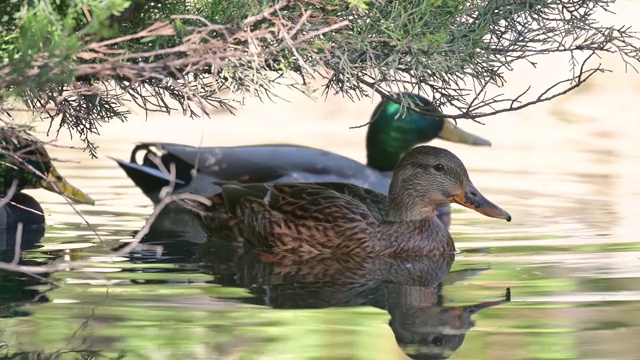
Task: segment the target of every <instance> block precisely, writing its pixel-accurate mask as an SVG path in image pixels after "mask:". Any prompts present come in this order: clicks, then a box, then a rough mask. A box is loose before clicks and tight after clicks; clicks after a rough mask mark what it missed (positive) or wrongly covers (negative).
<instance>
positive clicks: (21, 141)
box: [0, 126, 95, 205]
mask: <svg viewBox="0 0 640 360" xmlns="http://www.w3.org/2000/svg"><path fill="white" fill-rule="evenodd" d="M14 180H16V181H17V187H16V191H20V190H22V189H34V188H42V189H46V190H49V191H52V192H55V193H57V194H61V195H63V196H64V197H66V198H67V199H69V200H71V201H73V202H75V203H79V204H91V205H93V204H94V203H95V201H94V200H93V199H92V198H91V197H90V196H89V195H87V194H85V193H84V192H82V191H81V190H80V189H78V188H76V187H75V186H73V185H71V184H70V183H69V182H68V181H67V180H65V179H64V178H63V177H62V176H61V175H60V174H59V173H58V170H56V168H55V167H54V166H53V164H52V163H51V158H50V157H49V154H47V151H46V150H45V148H44V147H43V146H42V144H41V143H39V142H38V141H37V140H36V139H34V138H32V137H31V136H29V135H27V134H25V133H24V132H23V131H21V130H19V129H16V128H13V127H7V126H5V127H2V128H0V193H1V194H3V195H6V194H7V192H8V191H9V189H10V188H11V186H12V184H13V181H14Z"/></svg>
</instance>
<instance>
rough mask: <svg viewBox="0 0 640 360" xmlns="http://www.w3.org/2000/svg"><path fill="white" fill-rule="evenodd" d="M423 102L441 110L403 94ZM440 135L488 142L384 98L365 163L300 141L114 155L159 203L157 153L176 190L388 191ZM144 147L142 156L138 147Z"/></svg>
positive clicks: (162, 146)
mask: <svg viewBox="0 0 640 360" xmlns="http://www.w3.org/2000/svg"><path fill="white" fill-rule="evenodd" d="M404 95H405V96H407V97H409V98H410V99H412V100H413V101H415V102H417V103H418V104H419V105H420V106H422V107H424V108H426V109H430V110H431V111H438V110H437V109H435V107H434V105H433V104H432V103H431V102H430V101H429V100H428V99H426V98H424V97H422V96H419V95H415V94H404ZM436 137H439V138H441V139H445V140H448V141H452V142H458V143H464V144H470V145H478V146H490V145H491V143H490V142H489V141H488V140H485V139H483V138H481V137H479V136H476V135H473V134H470V133H467V132H465V131H463V130H462V129H460V128H459V127H457V126H456V125H455V124H454V123H453V122H452V121H451V120H448V119H442V118H437V117H427V116H424V115H422V114H419V113H417V112H414V111H408V110H407V111H404V110H403V109H402V108H401V106H400V105H399V104H397V103H394V102H392V101H389V100H383V101H382V102H380V103H379V104H378V106H377V107H376V108H375V110H374V111H373V114H372V115H371V121H370V124H369V126H368V130H367V139H366V147H367V164H366V165H364V164H362V163H359V162H357V161H355V160H352V159H349V158H347V157H344V156H341V155H338V154H336V153H332V152H329V151H325V150H320V149H315V148H311V147H305V146H296V145H252V146H233V147H205V148H198V147H192V146H185V145H178V144H167V143H157V144H154V143H143V144H139V145H137V146H136V147H135V148H134V149H133V151H132V153H131V158H130V161H129V162H126V161H122V160H118V159H114V160H115V161H117V163H118V164H119V165H120V167H122V169H124V171H125V172H126V174H127V176H129V178H131V180H133V182H134V183H135V184H136V186H138V187H139V188H140V189H141V190H142V192H143V193H144V194H145V195H146V196H147V197H149V199H150V200H151V201H152V202H154V203H158V202H159V201H160V198H159V193H160V191H161V189H162V188H163V187H165V186H167V185H169V183H170V178H169V176H167V174H166V173H165V172H163V171H161V170H160V169H159V167H158V165H157V163H156V162H154V161H153V158H157V160H158V161H159V162H161V163H162V165H163V166H164V167H165V168H166V169H169V164H171V163H174V164H175V166H176V179H175V191H176V192H192V193H195V194H199V195H204V196H208V195H211V194H213V193H215V192H219V191H220V189H219V188H218V187H215V186H214V185H212V183H213V182H214V181H227V182H238V183H282V182H328V181H331V182H345V183H351V184H356V185H359V186H362V187H366V188H369V189H373V190H375V191H378V192H381V193H384V194H386V193H387V190H388V189H389V182H390V180H391V171H392V170H393V169H394V168H395V166H396V164H397V163H398V161H399V160H400V158H401V157H402V155H403V154H404V153H406V152H407V151H408V150H409V149H411V148H412V147H414V146H416V145H418V144H421V143H426V142H429V141H431V140H433V139H434V138H436ZM140 151H146V152H145V153H144V155H143V156H142V161H141V162H138V160H137V159H138V157H139V156H138V153H139V152H140Z"/></svg>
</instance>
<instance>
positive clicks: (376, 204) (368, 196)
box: [313, 182, 388, 222]
mask: <svg viewBox="0 0 640 360" xmlns="http://www.w3.org/2000/svg"><path fill="white" fill-rule="evenodd" d="M313 184H314V185H317V186H322V187H324V188H327V189H329V190H333V191H335V192H337V193H339V194H342V195H345V196H348V197H350V198H352V199H354V200H356V201H358V202H359V203H360V204H362V205H364V206H365V207H366V208H367V210H369V213H371V216H373V217H374V218H375V219H376V220H377V221H378V222H380V221H382V217H383V216H384V213H385V211H386V210H387V203H388V200H387V195H384V194H381V193H379V192H377V191H375V190H371V189H367V188H364V187H362V186H358V185H354V184H347V183H339V182H323V183H313Z"/></svg>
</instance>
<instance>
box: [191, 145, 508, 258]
mask: <svg viewBox="0 0 640 360" xmlns="http://www.w3.org/2000/svg"><path fill="white" fill-rule="evenodd" d="M209 200H210V201H211V204H210V205H205V204H203V203H200V202H194V201H182V202H181V203H182V204H183V205H185V206H186V207H188V208H190V209H191V210H192V211H194V212H195V213H196V214H197V218H198V219H199V220H200V223H201V225H202V227H203V229H204V231H205V232H206V233H207V234H208V235H209V236H211V237H214V238H223V239H231V240H235V239H234V237H235V238H236V239H238V240H243V241H245V242H246V243H249V244H251V245H252V246H253V247H255V248H258V249H264V250H267V251H268V252H271V253H273V254H277V253H280V252H283V253H287V252H294V253H297V254H300V255H303V256H312V255H316V254H322V253H334V254H352V255H363V256H379V255H382V256H387V255H388V256H425V255H430V254H435V253H449V252H454V251H455V246H454V243H453V240H452V239H451V236H450V235H449V232H448V231H447V228H446V226H445V225H444V224H442V223H441V222H440V221H438V220H437V219H436V215H437V212H438V207H440V206H442V205H445V204H448V203H450V202H455V203H458V204H460V205H463V206H465V207H467V208H470V209H473V210H475V211H477V212H479V213H481V214H483V215H485V216H488V217H493V218H498V219H505V220H507V221H511V216H510V215H509V213H507V212H506V211H504V210H503V209H501V208H500V207H498V206H497V205H495V204H493V203H492V202H491V201H489V200H487V199H486V198H485V197H484V196H483V195H482V194H481V193H480V191H478V189H476V187H475V186H474V185H473V183H472V182H471V180H470V179H469V175H468V173H467V169H466V168H465V166H464V164H463V163H462V161H461V160H460V159H459V158H458V157H457V156H456V155H454V154H453V153H451V152H450V151H448V150H445V149H441V148H437V147H433V146H418V147H415V148H413V149H411V150H410V151H409V152H407V153H406V154H405V155H404V156H403V158H402V159H401V160H400V163H399V164H398V166H397V167H396V169H395V170H394V172H393V177H392V179H391V184H390V187H389V196H388V197H387V196H386V195H383V194H381V193H378V192H376V191H373V190H370V189H367V188H363V187H360V186H357V185H353V184H346V183H284V184H226V185H223V186H222V191H221V193H217V194H214V195H212V196H211V197H209Z"/></svg>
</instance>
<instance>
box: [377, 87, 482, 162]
mask: <svg viewBox="0 0 640 360" xmlns="http://www.w3.org/2000/svg"><path fill="white" fill-rule="evenodd" d="M398 95H403V96H405V97H406V98H408V99H409V100H411V101H413V102H414V103H416V104H417V105H418V106H419V107H422V108H425V109H430V110H432V111H433V112H434V113H440V111H439V110H438V109H436V108H435V107H434V105H433V103H432V102H431V101H429V100H428V99H426V98H424V97H422V96H420V95H416V94H410V93H403V94H398ZM435 138H441V139H444V140H448V141H452V142H457V143H463V144H469V145H476V146H491V142H489V141H488V140H485V139H483V138H481V137H479V136H476V135H473V134H470V133H468V132H466V131H464V130H462V129H460V128H459V127H457V126H456V125H455V124H454V123H453V122H452V121H451V120H449V119H444V118H439V117H434V116H425V115H422V114H420V113H417V112H415V111H412V110H408V109H405V110H403V109H402V107H401V105H400V104H398V103H395V102H393V101H390V100H386V99H384V100H382V101H381V102H380V103H379V104H378V106H377V107H376V108H375V110H374V111H373V114H372V115H371V123H370V124H369V129H368V131H367V165H369V166H371V167H373V168H375V169H378V170H380V171H391V170H393V169H394V168H395V167H396V165H397V164H398V162H399V161H400V158H401V157H402V155H404V154H405V153H406V152H407V151H409V150H410V149H411V148H413V147H414V146H416V145H418V144H423V143H427V142H429V141H431V140H433V139H435Z"/></svg>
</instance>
